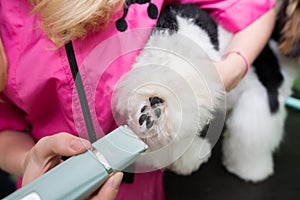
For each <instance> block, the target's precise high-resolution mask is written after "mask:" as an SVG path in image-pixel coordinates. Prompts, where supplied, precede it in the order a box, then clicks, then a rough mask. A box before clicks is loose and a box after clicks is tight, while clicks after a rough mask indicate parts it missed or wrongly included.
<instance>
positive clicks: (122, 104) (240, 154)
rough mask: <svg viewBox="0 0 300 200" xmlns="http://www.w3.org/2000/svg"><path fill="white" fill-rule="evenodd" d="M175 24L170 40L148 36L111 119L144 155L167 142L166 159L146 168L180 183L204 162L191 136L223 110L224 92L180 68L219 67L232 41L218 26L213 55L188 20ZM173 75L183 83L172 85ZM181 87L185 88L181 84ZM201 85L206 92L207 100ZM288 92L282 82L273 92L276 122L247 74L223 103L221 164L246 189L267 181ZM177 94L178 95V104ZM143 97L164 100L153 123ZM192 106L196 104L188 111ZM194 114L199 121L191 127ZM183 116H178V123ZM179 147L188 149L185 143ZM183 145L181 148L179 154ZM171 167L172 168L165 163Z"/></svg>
mask: <svg viewBox="0 0 300 200" xmlns="http://www.w3.org/2000/svg"><path fill="white" fill-rule="evenodd" d="M177 21H178V31H176V32H170V31H166V30H156V31H153V33H152V34H151V36H150V38H149V40H148V42H147V44H146V46H145V48H144V49H143V50H142V52H141V53H140V55H139V57H138V58H137V60H136V63H135V64H134V66H133V68H132V70H131V71H130V72H128V74H126V76H125V77H124V78H122V80H121V81H120V82H119V84H118V88H117V89H116V95H115V96H114V109H115V111H114V112H115V113H118V115H119V118H120V119H121V121H123V122H124V123H126V124H128V126H129V127H130V128H132V129H133V130H134V131H135V133H137V135H138V136H140V137H141V138H142V139H144V141H145V142H146V143H147V144H148V145H149V147H150V148H149V151H159V149H160V148H163V147H164V146H166V145H168V144H170V143H171V142H174V143H172V144H171V145H169V148H168V150H167V153H161V154H156V156H155V157H152V158H153V159H150V160H146V161H145V163H146V164H147V165H152V166H153V167H154V168H161V167H162V166H165V165H168V164H169V165H168V166H165V167H167V168H168V169H171V170H173V171H174V172H176V173H178V174H182V175H187V174H191V173H192V172H193V171H196V170H198V169H199V167H200V165H201V164H202V163H204V162H206V161H207V160H208V158H209V157H210V151H211V148H212V146H211V144H210V142H209V140H208V139H207V138H202V137H199V136H198V135H197V134H198V133H199V131H200V130H202V129H203V128H204V126H205V122H206V121H207V120H208V119H210V118H213V113H214V111H215V110H217V109H218V106H220V105H222V104H221V103H220V102H219V101H220V99H219V98H218V97H219V96H221V95H220V94H222V93H223V92H224V91H223V89H222V88H223V87H222V86H221V85H220V84H219V83H215V80H214V79H213V78H211V77H209V76H207V77H205V78H204V77H201V73H199V71H198V70H199V69H197V68H195V67H191V64H190V63H188V62H186V60H188V61H192V63H193V62H197V60H201V59H203V58H205V59H209V60H212V61H219V60H220V59H221V57H222V54H223V53H224V49H225V48H226V46H227V45H228V43H229V41H230V39H231V34H229V33H228V32H226V31H225V30H224V29H223V28H222V27H221V26H218V28H217V30H218V40H219V50H218V51H217V50H216V49H215V48H214V47H213V45H212V43H211V41H210V38H209V36H208V34H207V32H206V31H204V30H202V29H201V28H200V27H199V26H196V25H195V24H194V23H192V19H187V18H184V17H181V16H177ZM183 37H186V38H189V39H190V40H192V41H194V43H195V44H197V45H198V48H197V49H193V47H191V46H190V45H186V41H187V40H185V39H183ZM197 45H195V46H197ZM162 50H165V51H162ZM174 52H175V53H174ZM178 55H181V56H183V57H184V58H185V59H186V60H185V59H182V57H181V56H178ZM171 72H174V74H175V76H173V73H171ZM176 74H177V75H180V76H178V77H179V79H182V80H174V77H176ZM183 80H184V82H185V84H182V81H183ZM205 81H207V82H209V83H210V84H211V85H213V86H212V88H213V90H212V91H213V95H211V93H210V92H211V91H210V89H209V88H208V87H207V85H206V82H205ZM186 85H188V87H190V89H188V88H187V87H186ZM290 86H291V83H290V82H289V81H285V83H284V84H283V86H282V88H281V89H280V95H279V101H280V108H279V111H278V112H277V113H275V114H271V113H270V111H269V107H268V101H267V93H266V89H265V88H264V86H263V85H262V84H261V83H260V82H259V80H258V78H257V76H256V74H255V72H254V70H253V69H250V71H249V72H248V74H247V75H246V76H245V78H244V79H243V80H242V81H241V82H240V84H239V85H238V86H237V87H236V88H235V89H234V90H232V91H231V92H230V93H229V94H228V95H227V97H228V99H227V100H228V101H227V103H228V105H227V106H228V111H230V112H229V114H228V117H227V123H226V125H227V126H226V132H225V134H224V140H223V164H224V166H225V167H226V169H227V170H228V171H229V172H231V173H233V174H236V175H237V176H239V177H240V178H242V179H244V180H246V181H252V182H257V181H261V180H264V179H265V178H267V177H268V176H270V175H271V174H272V173H273V171H274V166H273V158H272V154H273V152H274V151H275V150H276V148H277V147H278V146H279V144H280V142H281V141H282V138H283V131H284V128H283V126H284V119H285V116H286V111H285V108H284V101H285V99H286V97H287V96H288V95H289V94H290ZM191 91H193V93H192V94H191V93H190V92H191ZM176 94H180V95H179V96H180V97H179V96H178V95H176ZM150 97H159V98H160V99H162V100H163V102H160V103H158V104H156V105H155V106H154V107H155V109H156V108H160V109H161V115H160V116H159V117H157V116H156V114H155V112H156V111H155V109H153V108H152V107H151V105H150V104H151V102H150V101H149V98H150ZM193 98H195V99H196V100H195V102H196V103H191V102H193ZM145 105H147V108H144V113H148V114H147V116H150V117H151V119H152V120H153V125H152V126H151V127H150V128H147V127H146V122H144V123H143V124H142V125H140V124H139V119H140V117H141V110H143V107H144V106H145ZM195 106H196V107H195ZM145 109H146V110H145ZM195 110H196V111H195ZM195 113H196V114H199V116H196V118H197V119H195ZM182 116H185V117H184V119H183V118H182ZM149 124H150V122H149V123H148V125H149ZM195 124H196V127H195ZM150 125H151V124H150ZM184 140H187V141H191V142H190V143H189V142H186V143H184V142H182V141H184ZM181 144H183V146H181ZM187 144H189V145H188V148H187V149H185V146H186V145H187ZM182 150H184V153H183V154H182V153H181V152H182ZM172 161H175V162H173V163H169V162H172Z"/></svg>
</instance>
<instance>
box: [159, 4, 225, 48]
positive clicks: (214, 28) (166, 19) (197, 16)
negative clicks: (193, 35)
mask: <svg viewBox="0 0 300 200" xmlns="http://www.w3.org/2000/svg"><path fill="white" fill-rule="evenodd" d="M176 16H180V17H183V18H187V19H192V22H193V23H194V24H195V25H197V26H199V27H200V28H201V29H203V30H204V31H206V32H207V34H208V36H209V38H210V41H211V43H212V44H213V46H214V49H215V50H219V40H218V25H217V23H216V22H215V21H214V19H213V18H211V17H210V16H209V15H208V14H207V13H206V12H205V11H204V10H201V9H200V8H199V7H197V6H196V5H194V4H173V5H171V6H168V7H166V8H164V9H163V10H162V12H161V14H160V17H159V18H158V22H157V25H156V27H157V28H164V29H168V30H170V31H171V33H172V32H176V31H178V22H177V19H176Z"/></svg>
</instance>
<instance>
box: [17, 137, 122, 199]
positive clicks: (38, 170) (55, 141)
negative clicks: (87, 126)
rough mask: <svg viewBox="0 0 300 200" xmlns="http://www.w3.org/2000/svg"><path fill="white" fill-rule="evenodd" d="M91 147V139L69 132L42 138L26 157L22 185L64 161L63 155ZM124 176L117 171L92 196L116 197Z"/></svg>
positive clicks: (98, 197)
mask: <svg viewBox="0 0 300 200" xmlns="http://www.w3.org/2000/svg"><path fill="white" fill-rule="evenodd" d="M90 147H91V144H90V142H89V141H87V140H84V139H82V138H78V137H75V136H73V135H71V134H67V133H59V134H55V135H52V136H48V137H44V138H42V139H41V140H39V141H38V142H37V143H36V145H35V146H34V147H33V148H32V149H31V150H30V151H29V152H28V153H27V155H26V157H25V161H24V170H23V183H22V185H23V186H24V185H26V184H28V183H29V182H31V181H33V180H34V179H36V178H37V177H39V176H41V175H42V174H44V173H46V172H47V171H48V170H50V169H51V168H53V167H55V166H56V165H58V164H59V163H61V162H63V161H62V159H61V156H73V155H77V154H80V153H83V152H85V151H86V150H87V149H89V148H90ZM122 176H123V175H122V173H116V174H115V175H114V176H112V177H110V178H109V179H108V181H107V182H106V183H105V184H104V185H103V186H102V188H101V189H100V191H99V192H98V193H95V194H94V195H92V196H91V197H90V198H91V199H93V200H96V199H102V200H106V199H107V200H110V199H115V197H116V195H117V192H118V188H119V185H120V182H121V180H122Z"/></svg>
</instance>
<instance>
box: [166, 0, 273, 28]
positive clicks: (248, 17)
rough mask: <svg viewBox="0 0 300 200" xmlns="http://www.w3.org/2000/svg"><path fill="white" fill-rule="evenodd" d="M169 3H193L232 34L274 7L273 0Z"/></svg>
mask: <svg viewBox="0 0 300 200" xmlns="http://www.w3.org/2000/svg"><path fill="white" fill-rule="evenodd" d="M170 2H180V3H195V4H197V5H199V6H200V7H201V8H202V9H204V10H206V11H207V12H208V13H210V15H211V16H212V17H213V18H214V19H215V20H216V21H217V22H218V23H220V24H221V25H222V26H223V27H224V28H226V29H227V30H228V31H230V32H233V33H236V32H238V31H240V30H242V29H244V28H245V27H247V26H248V25H250V24H251V23H252V22H254V21H255V20H256V19H258V18H259V17H261V16H262V15H263V14H264V13H266V12H267V11H268V10H269V9H271V8H272V7H273V6H274V5H275V1H274V0H170Z"/></svg>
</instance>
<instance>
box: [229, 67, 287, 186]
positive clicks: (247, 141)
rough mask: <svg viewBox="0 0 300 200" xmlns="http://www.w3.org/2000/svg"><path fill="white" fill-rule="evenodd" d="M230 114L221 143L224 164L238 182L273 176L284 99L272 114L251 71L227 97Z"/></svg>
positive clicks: (282, 124) (281, 129)
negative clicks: (274, 156) (239, 179)
mask: <svg viewBox="0 0 300 200" xmlns="http://www.w3.org/2000/svg"><path fill="white" fill-rule="evenodd" d="M228 100H229V102H230V103H232V105H233V106H232V110H231V113H230V115H229V117H228V120H227V129H226V131H225V134H224V140H223V164H224V166H225V167H226V169H227V170H228V171H229V172H231V173H233V174H235V175H237V176H239V177H240V178H242V179H244V180H246V181H251V182H258V181H261V180H264V179H265V178H267V177H268V176H270V175H271V174H272V173H273V170H274V169H273V157H272V154H273V152H274V151H275V150H276V148H277V147H278V146H279V144H280V141H281V140H282V136H283V129H284V119H285V116H286V111H285V108H284V98H282V99H281V98H279V108H278V111H277V112H276V113H271V112H270V109H269V105H268V96H267V91H266V89H265V88H264V87H263V85H262V84H261V83H260V82H259V81H258V79H257V76H256V75H255V73H254V70H251V71H249V74H248V75H247V76H246V77H245V79H244V80H243V81H242V82H241V83H240V84H239V85H238V87H237V88H236V89H235V90H233V91H232V92H231V94H229V98H228Z"/></svg>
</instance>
